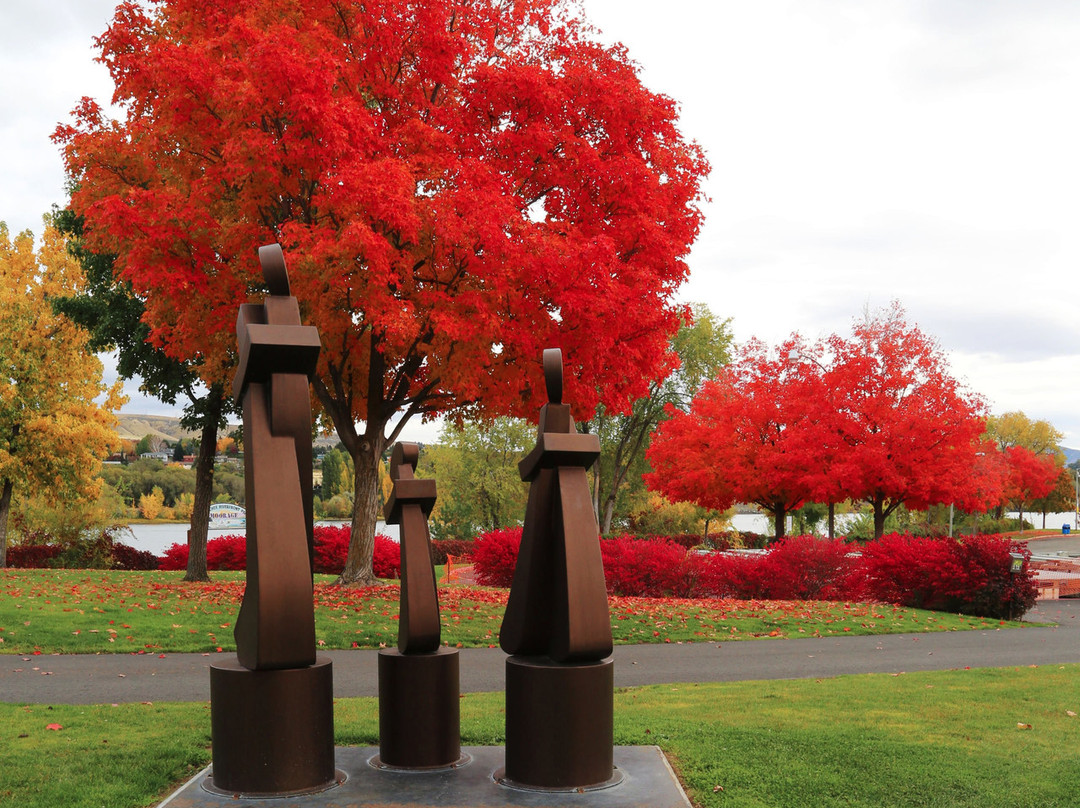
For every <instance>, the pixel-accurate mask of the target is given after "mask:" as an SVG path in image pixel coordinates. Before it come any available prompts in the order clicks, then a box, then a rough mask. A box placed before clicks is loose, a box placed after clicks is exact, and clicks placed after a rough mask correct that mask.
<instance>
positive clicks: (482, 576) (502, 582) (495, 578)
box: [472, 527, 521, 587]
mask: <svg viewBox="0 0 1080 808" xmlns="http://www.w3.org/2000/svg"><path fill="white" fill-rule="evenodd" d="M520 548H521V528H520V527H504V528H499V529H498V530H489V531H488V532H487V533H484V534H482V535H480V536H477V537H476V539H475V540H474V541H473V551H472V562H473V570H474V571H475V572H476V580H477V582H478V583H480V584H483V585H484V586H502V587H508V586H510V582H511V581H512V580H513V579H514V566H515V565H516V564H517V557H518V550H519V549H520Z"/></svg>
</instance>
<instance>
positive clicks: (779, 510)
mask: <svg viewBox="0 0 1080 808" xmlns="http://www.w3.org/2000/svg"><path fill="white" fill-rule="evenodd" d="M786 523H787V509H786V508H784V506H783V505H778V506H776V507H775V508H773V525H774V529H775V531H776V537H775V538H776V539H782V538H784V533H785V531H786V528H787V524H786Z"/></svg>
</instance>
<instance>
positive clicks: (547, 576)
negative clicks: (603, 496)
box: [499, 349, 621, 790]
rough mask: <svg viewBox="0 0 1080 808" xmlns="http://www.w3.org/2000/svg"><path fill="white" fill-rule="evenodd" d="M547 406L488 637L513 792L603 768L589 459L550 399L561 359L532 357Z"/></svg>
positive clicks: (604, 687)
mask: <svg viewBox="0 0 1080 808" xmlns="http://www.w3.org/2000/svg"><path fill="white" fill-rule="evenodd" d="M544 379H545V383H546V386H547V394H548V399H549V403H548V404H546V405H544V407H543V408H542V409H541V411H540V426H539V430H538V434H537V442H536V448H535V449H534V450H533V451H532V452H530V453H529V455H528V456H527V457H526V458H525V459H524V460H522V461H521V463H520V464H519V465H518V470H519V472H520V474H521V478H522V480H525V481H527V482H529V483H530V487H529V500H528V504H527V505H526V509H525V526H524V530H523V532H522V538H521V549H520V552H519V555H518V562H517V566H516V567H515V569H514V578H513V583H512V585H511V588H510V597H509V601H508V603H507V607H506V615H505V617H504V619H503V625H502V629H501V631H500V640H499V642H500V645H501V646H502V648H503V650H504V651H506V652H507V653H509V654H512V655H513V656H511V657H509V658H508V659H507V662H506V768H505V770H504V772H503V773H502V777H501V780H502V781H503V782H505V783H506V784H508V785H512V786H521V787H524V788H539V789H556V790H560V789H566V790H577V789H581V788H600V787H606V786H609V785H613V784H614V783H615V782H618V780H619V779H621V777H620V776H619V775H618V774H617V773H615V772H614V769H613V765H612V757H613V742H612V720H613V707H612V693H613V675H612V670H613V669H612V661H611V659H610V654H611V650H612V647H611V622H610V617H609V614H608V605H607V589H606V586H605V582H604V567H603V561H602V559H601V556H600V542H599V538H600V537H599V531H598V529H597V524H596V517H595V516H594V514H593V510H592V500H591V497H590V492H589V484H588V480H587V478H586V476H585V470H586V469H587V468H588V467H589V466H591V465H592V464H593V462H594V461H595V460H596V458H597V457H598V456H599V454H600V442H599V439H598V438H597V437H596V435H587V434H578V433H577V432H576V431H575V429H574V419H573V417H572V416H571V414H570V407H569V406H568V405H566V404H564V403H563V401H562V387H563V384H562V382H563V368H562V353H561V352H560V351H559V350H558V349H548V350H545V351H544Z"/></svg>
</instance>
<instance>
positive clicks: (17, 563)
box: [7, 544, 61, 569]
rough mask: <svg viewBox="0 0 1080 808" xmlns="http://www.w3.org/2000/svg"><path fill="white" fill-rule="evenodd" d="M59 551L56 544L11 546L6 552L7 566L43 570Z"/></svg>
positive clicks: (59, 548) (58, 546)
mask: <svg viewBox="0 0 1080 808" xmlns="http://www.w3.org/2000/svg"><path fill="white" fill-rule="evenodd" d="M60 551H61V547H60V545H58V544H17V545H13V546H11V547H8V550H7V565H8V566H9V567H11V568H13V569H43V568H45V567H48V566H50V565H49V562H50V561H51V560H52V559H54V558H56V557H57V556H58V555H60Z"/></svg>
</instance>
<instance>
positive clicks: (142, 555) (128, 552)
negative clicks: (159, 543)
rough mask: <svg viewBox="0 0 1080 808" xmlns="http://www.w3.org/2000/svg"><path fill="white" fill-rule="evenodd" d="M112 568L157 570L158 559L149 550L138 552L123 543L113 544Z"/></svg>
mask: <svg viewBox="0 0 1080 808" xmlns="http://www.w3.org/2000/svg"><path fill="white" fill-rule="evenodd" d="M112 560H113V561H112V568H113V569H114V570H156V569H158V558H157V556H156V555H154V554H153V553H151V552H150V551H149V550H136V549H135V548H134V547H131V546H130V545H127V544H123V543H122V542H113V546H112Z"/></svg>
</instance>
